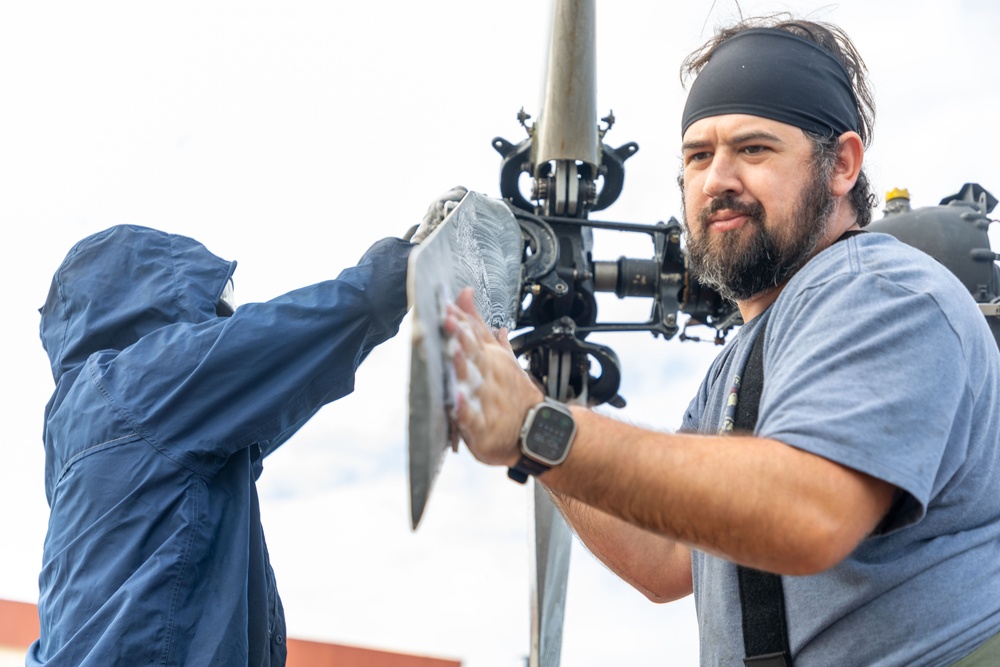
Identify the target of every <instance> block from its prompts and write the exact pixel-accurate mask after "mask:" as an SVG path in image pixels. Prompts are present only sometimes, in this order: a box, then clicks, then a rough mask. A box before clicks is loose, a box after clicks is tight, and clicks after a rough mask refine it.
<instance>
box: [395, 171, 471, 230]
mask: <svg viewBox="0 0 1000 667" xmlns="http://www.w3.org/2000/svg"><path fill="white" fill-rule="evenodd" d="M468 192H469V191H468V190H467V189H466V188H464V187H462V186H461V185H456V186H455V187H453V188H452V189H451V190H448V192H445V193H444V194H443V195H441V196H439V197H438V198H437V199H435V200H434V201H432V202H431V204H430V206H428V207H427V212H426V213H424V219H423V220H422V221H421V222H420V225H418V226H416V227H413V228H411V229H410V231H408V232H407V233H406V236H404V237H403V238H404V239H406V240H407V241H410V242H411V243H420V242H421V241H423V240H424V239H426V238H427V237H428V236H430V234H431V232H433V231H434V230H435V229H437V226H438V225H440V224H441V223H442V222H444V219H445V218H447V217H448V215H449V214H450V213H451V212H452V211H454V210H455V207H456V206H458V204H459V202H461V201H462V198H463V197H465V195H466V194H468Z"/></svg>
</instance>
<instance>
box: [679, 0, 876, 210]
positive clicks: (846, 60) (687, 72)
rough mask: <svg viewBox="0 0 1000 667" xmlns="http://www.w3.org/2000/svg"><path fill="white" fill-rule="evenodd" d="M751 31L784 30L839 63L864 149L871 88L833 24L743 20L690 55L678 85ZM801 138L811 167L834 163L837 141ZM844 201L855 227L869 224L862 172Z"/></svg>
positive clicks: (871, 124)
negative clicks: (805, 142)
mask: <svg viewBox="0 0 1000 667" xmlns="http://www.w3.org/2000/svg"><path fill="white" fill-rule="evenodd" d="M752 28H776V29H778V30H786V31H788V32H790V33H793V34H795V35H798V36H799V37H803V38H805V39H808V40H810V41H812V42H815V43H816V44H819V45H820V46H822V47H823V48H824V49H826V50H827V51H829V52H830V53H832V54H833V55H834V57H836V58H837V60H839V61H840V63H841V64H842V65H843V66H844V68H845V69H846V70H847V74H848V76H849V77H850V80H851V88H852V90H853V93H854V100H855V108H856V109H857V112H858V119H859V122H858V135H859V136H860V137H861V142H862V144H863V145H864V147H865V148H868V146H869V145H870V144H871V141H872V135H873V133H874V129H875V100H874V97H873V95H872V90H871V84H870V83H869V81H868V68H867V67H866V66H865V63H864V61H863V60H862V59H861V55H860V54H859V53H858V51H857V49H856V48H855V47H854V44H853V43H852V42H851V39H850V38H849V37H848V36H847V33H845V32H844V31H843V30H841V29H840V28H839V27H837V26H835V25H833V24H830V23H820V22H814V21H806V20H802V19H794V18H791V17H790V16H789V15H788V14H772V15H769V16H763V17H754V18H748V19H744V20H742V21H740V22H739V23H737V24H736V25H733V26H730V27H728V28H723V29H721V30H719V31H718V32H717V33H716V34H715V36H714V37H712V38H711V39H710V40H708V41H707V42H705V43H704V44H703V45H702V46H700V47H699V48H698V49H696V50H694V51H693V52H691V54H690V55H688V57H687V58H685V59H684V62H683V63H681V82H682V83H684V82H686V81H687V80H689V79H692V78H694V77H695V76H697V75H698V73H699V72H701V70H702V68H703V67H704V66H705V65H706V64H707V63H708V61H709V59H711V57H712V54H713V53H714V52H715V49H716V48H718V47H719V45H721V44H722V43H723V42H726V41H727V40H729V39H730V38H731V37H733V36H734V35H737V34H739V33H741V32H744V31H746V30H750V29H752ZM803 131H804V130H803ZM804 132H805V131H804ZM805 134H806V136H807V137H809V138H810V139H811V140H812V142H813V160H814V164H816V165H818V164H819V163H821V162H826V163H827V164H829V163H830V161H831V160H835V159H836V157H837V154H838V149H839V146H840V144H839V141H838V140H839V137H836V136H823V135H819V134H815V133H812V132H805ZM848 198H849V200H850V202H851V205H852V206H853V207H854V211H855V213H856V214H857V222H858V225H860V226H861V227H864V226H865V225H867V224H868V223H869V222H871V219H872V209H873V208H875V206H876V205H877V204H878V198H877V197H876V196H875V194H874V193H873V192H872V186H871V182H870V181H869V180H868V175H867V174H866V173H865V170H864V169H863V168H862V170H861V172H860V173H859V174H858V180H857V182H856V183H855V184H854V187H853V188H852V189H851V191H850V192H849V193H848Z"/></svg>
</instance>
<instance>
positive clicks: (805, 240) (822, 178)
mask: <svg viewBox="0 0 1000 667" xmlns="http://www.w3.org/2000/svg"><path fill="white" fill-rule="evenodd" d="M822 171H825V170H817V169H815V168H814V169H813V175H812V177H811V179H810V182H809V183H807V184H806V185H805V186H804V187H803V188H802V191H801V192H800V193H799V200H798V202H797V204H796V205H795V207H794V208H793V209H792V214H791V215H790V216H789V217H788V219H780V218H776V219H774V220H773V221H772V224H771V225H770V226H769V225H768V224H767V223H768V218H767V214H766V212H765V211H764V207H763V206H762V205H761V204H760V202H756V201H754V202H749V203H748V202H742V201H739V200H738V199H736V198H734V197H722V198H719V199H713V200H712V202H711V204H710V205H709V206H708V207H706V208H704V209H702V210H701V211H699V213H698V219H697V220H696V221H695V222H694V224H696V225H698V229H699V230H700V231H701V233H700V234H698V235H697V236H695V235H693V234H691V224H692V223H691V221H689V220H687V219H686V217H685V221H684V240H685V244H686V247H687V258H688V267H689V268H690V269H691V272H692V273H694V275H695V276H696V277H697V278H698V280H699V282H701V283H702V284H703V285H705V286H706V287H710V288H712V289H714V290H715V291H716V292H718V293H719V295H720V296H722V297H723V298H725V299H730V300H732V301H746V300H748V299H750V298H751V297H754V296H756V295H758V294H761V293H762V292H765V291H767V290H769V289H771V288H772V287H776V286H777V285H780V284H781V283H782V282H783V281H785V280H787V279H788V278H790V277H791V276H792V274H794V273H795V272H796V271H798V270H799V269H800V268H802V266H803V265H804V264H805V263H806V262H807V261H808V260H809V258H810V257H811V256H812V255H813V253H814V252H815V250H816V245H817V244H818V243H819V240H820V239H821V238H822V237H823V234H824V233H825V232H826V228H827V222H828V221H829V219H830V215H831V213H832V211H833V206H834V197H833V195H832V194H831V193H830V188H829V174H828V173H822ZM723 209H727V210H731V211H735V212H736V213H739V214H743V215H746V216H747V222H746V224H744V225H743V227H741V228H740V229H735V230H732V231H728V232H723V233H721V234H713V233H711V232H709V224H710V223H709V218H710V217H711V215H712V214H714V213H716V212H718V211H721V210H723Z"/></svg>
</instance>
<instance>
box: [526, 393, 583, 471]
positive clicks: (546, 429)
mask: <svg viewBox="0 0 1000 667" xmlns="http://www.w3.org/2000/svg"><path fill="white" fill-rule="evenodd" d="M575 433H576V424H575V423H574V422H573V418H572V417H570V416H569V415H568V414H566V413H565V412H563V411H561V410H557V409H555V408H553V407H551V406H548V405H543V406H541V407H539V408H538V411H537V412H535V418H534V419H533V420H532V422H531V427H530V428H529V429H528V433H527V434H526V436H525V438H524V447H525V449H527V450H528V453H529V454H530V455H531V457H532V458H536V459H538V460H540V461H541V462H542V463H548V464H549V465H556V464H558V463H562V462H563V459H565V458H566V455H567V454H568V453H569V443H570V442H572V440H573V435H574V434H575Z"/></svg>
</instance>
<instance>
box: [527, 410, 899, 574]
mask: <svg viewBox="0 0 1000 667" xmlns="http://www.w3.org/2000/svg"><path fill="white" fill-rule="evenodd" d="M573 414H574V418H575V419H576V421H577V424H578V430H577V436H576V440H575V441H574V443H573V447H572V449H571V451H570V456H569V457H568V458H567V459H566V461H565V462H564V463H563V464H562V465H560V466H557V467H555V468H553V469H552V470H550V471H549V472H547V473H545V475H543V477H542V479H543V481H544V483H545V485H546V486H547V487H549V488H550V489H552V490H553V491H555V492H556V493H558V494H561V495H563V496H567V497H570V498H574V499H576V500H578V501H581V502H582V503H584V504H585V505H588V506H590V507H592V508H596V509H597V510H600V511H601V512H604V513H607V514H610V515H612V517H616V518H618V519H621V520H622V521H623V522H625V523H627V524H631V525H632V526H636V527H638V528H641V529H645V530H648V531H651V532H653V533H655V534H656V535H658V536H661V537H664V538H667V539H668V540H673V541H678V542H680V543H682V544H685V545H688V546H691V547H696V548H698V549H700V550H702V551H705V552H707V553H712V554H715V555H718V556H721V557H723V558H726V559H728V560H731V561H734V562H737V563H741V564H744V565H749V566H752V567H756V568H760V569H764V570H768V571H772V572H778V573H782V574H810V573H814V572H818V571H821V570H823V569H826V568H828V567H831V566H832V565H834V564H835V563H837V562H839V561H840V560H841V559H842V558H844V557H845V556H846V555H847V554H849V553H850V552H851V551H852V550H853V549H854V547H855V546H857V543H858V542H860V541H861V540H862V539H863V538H864V537H865V536H866V535H867V534H868V533H869V532H870V531H871V530H872V529H873V528H874V527H875V526H876V525H877V523H878V522H879V520H880V519H881V518H882V516H884V514H885V512H886V511H887V510H888V507H889V504H890V503H891V500H892V497H893V487H891V486H890V485H888V484H886V483H885V482H881V481H879V480H875V479H873V478H871V477H868V476H866V475H863V474H861V473H859V472H857V471H854V470H851V469H849V468H845V467H843V466H840V465H838V464H836V463H833V462H831V461H829V460H827V459H823V458H821V457H818V456H815V455H813V454H810V453H808V452H804V451H801V450H797V449H795V448H793V447H789V446H787V445H784V444H782V443H780V442H777V441H773V440H767V439H763V438H753V437H739V436H733V437H728V436H727V437H710V436H698V435H685V434H666V433H655V432H651V431H646V430H643V429H640V428H637V427H633V426H631V425H628V424H623V423H621V422H617V421H615V420H613V419H610V418H607V417H604V416H602V415H598V414H596V413H594V412H592V411H590V410H587V409H584V408H578V407H574V408H573ZM620 443H627V446H625V447H622V446H621V445H620ZM571 511H572V510H571ZM584 520H585V519H584ZM581 539H582V537H581ZM598 548H601V547H598ZM602 560H603V558H602ZM609 565H610V563H609Z"/></svg>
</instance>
